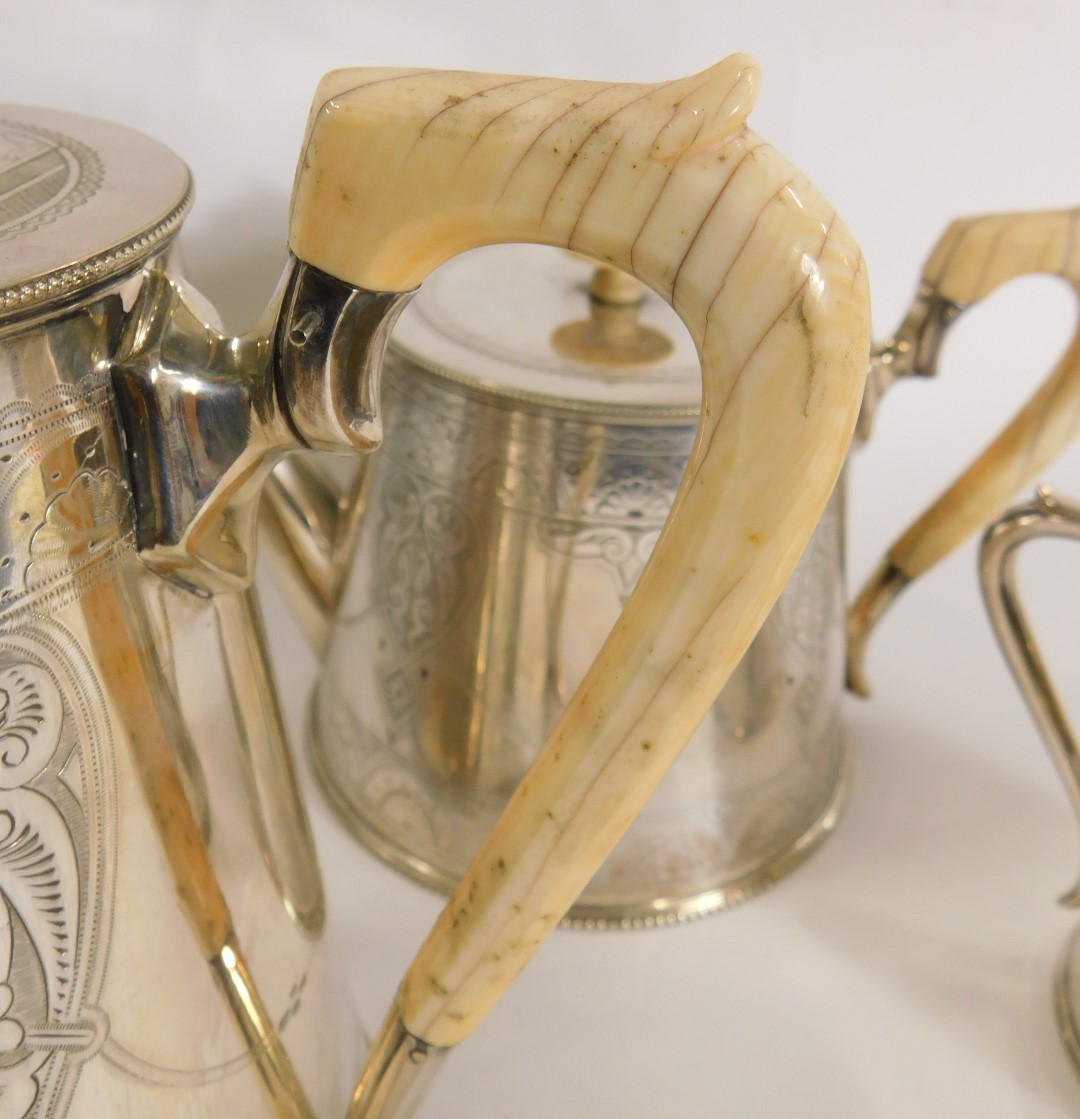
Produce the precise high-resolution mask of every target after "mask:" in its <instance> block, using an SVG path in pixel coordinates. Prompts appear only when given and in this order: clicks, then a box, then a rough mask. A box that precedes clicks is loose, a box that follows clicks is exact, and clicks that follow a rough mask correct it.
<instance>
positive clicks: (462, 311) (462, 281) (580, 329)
mask: <svg viewBox="0 0 1080 1119" xmlns="http://www.w3.org/2000/svg"><path fill="white" fill-rule="evenodd" d="M391 347H392V348H393V349H394V350H395V351H396V352H397V353H398V354H399V355H400V356H401V357H403V358H404V359H405V361H406V362H407V363H411V364H412V365H414V366H418V367H420V368H421V369H424V370H426V371H427V372H428V373H433V374H435V375H437V376H440V377H443V378H446V379H448V380H450V381H452V382H455V383H456V384H458V385H462V386H465V387H466V388H469V389H471V390H473V391H477V392H482V393H484V394H486V395H487V396H488V397H490V398H492V399H493V400H496V401H498V400H501V401H503V402H504V403H506V404H507V405H509V406H513V405H518V404H525V405H531V406H534V407H541V408H545V409H553V410H556V411H560V412H565V411H572V412H575V413H582V414H587V415H589V416H594V417H596V418H605V417H626V418H628V419H632V420H642V421H648V420H650V419H664V418H678V417H682V418H686V417H693V416H696V415H697V412H698V408H699V405H700V401H701V375H700V371H699V370H700V366H699V363H698V357H697V352H696V351H695V349H694V344H693V342H692V341H691V338H690V335H689V333H688V332H687V330H686V328H685V326H683V324H682V321H681V320H680V319H679V317H678V315H676V314H675V312H674V311H673V310H672V309H671V308H670V307H669V306H668V305H667V304H666V303H665V302H664V301H663V300H662V299H661V298H660V297H659V296H657V295H655V294H654V293H653V292H652V291H649V290H648V289H646V288H643V287H642V286H641V285H639V284H637V282H636V281H634V280H633V279H632V278H631V277H629V276H625V275H624V274H622V273H619V272H615V271H614V270H613V269H601V270H600V271H599V272H598V271H597V265H596V263H595V262H593V261H589V260H586V259H585V258H583V257H577V256H573V255H571V254H569V253H566V252H562V251H559V250H556V249H550V248H544V247H542V246H537V245H492V246H490V247H488V248H483V249H476V250H474V251H472V252H469V253H465V254H464V255H462V256H458V257H454V258H453V259H452V260H450V261H448V262H447V263H446V264H444V265H443V266H442V267H441V268H439V269H437V270H436V271H435V272H433V273H432V274H431V276H429V277H428V278H427V279H426V280H425V281H424V282H423V284H421V285H420V290H419V291H418V292H417V294H416V296H415V297H414V298H413V300H412V302H411V303H409V305H408V306H407V307H406V308H405V310H404V311H403V313H402V315H401V318H400V319H399V320H398V324H397V326H396V327H395V328H394V333H393V337H392V339H391Z"/></svg>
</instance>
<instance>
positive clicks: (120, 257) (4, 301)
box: [0, 172, 194, 322]
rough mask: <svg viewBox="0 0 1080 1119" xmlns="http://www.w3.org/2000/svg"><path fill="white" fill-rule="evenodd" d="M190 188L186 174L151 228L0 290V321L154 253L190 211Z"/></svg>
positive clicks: (37, 308) (52, 299)
mask: <svg viewBox="0 0 1080 1119" xmlns="http://www.w3.org/2000/svg"><path fill="white" fill-rule="evenodd" d="M193 198H194V189H193V184H192V180H191V174H190V172H189V173H188V176H187V182H186V184H185V186H184V193H183V194H182V195H181V197H180V201H179V202H177V204H176V205H175V206H174V207H173V208H172V209H171V210H170V211H169V212H168V213H167V214H166V215H165V217H163V218H162V219H161V220H160V221H159V222H157V223H156V224H155V225H153V226H151V227H150V228H149V229H144V230H142V231H140V232H139V233H136V234H135V235H134V236H132V237H131V238H129V239H128V240H126V241H122V242H120V243H119V244H117V245H112V246H111V247H109V248H108V249H105V250H103V251H102V252H100V253H95V254H94V255H93V256H90V257H87V258H86V259H85V260H82V261H80V262H79V263H78V264H73V265H69V266H68V267H67V268H61V269H58V270H57V271H55V272H49V273H46V274H45V275H44V276H37V277H35V278H34V279H32V280H27V281H26V282H25V283H21V284H16V285H15V286H13V287H9V288H0V322H2V321H4V320H6V319H8V318H9V317H11V316H14V315H18V314H21V313H23V312H25V311H33V310H40V309H41V308H42V307H45V306H47V305H49V304H51V303H55V302H57V301H59V300H61V299H64V298H65V297H66V296H69V295H71V294H72V293H74V292H77V291H80V290H82V289H83V288H87V287H90V286H91V285H96V284H98V283H101V282H102V281H104V280H107V279H109V278H110V277H112V276H115V275H117V274H118V273H120V272H125V271H127V270H128V269H130V268H133V267H134V266H135V265H137V264H139V263H140V262H141V261H143V260H145V259H146V258H147V257H148V256H151V255H153V253H154V252H155V251H156V250H158V249H159V248H160V247H161V246H162V245H163V244H164V243H165V242H167V241H168V240H169V238H171V237H172V235H173V234H174V233H175V232H176V230H177V228H178V227H179V225H180V223H181V222H182V221H183V220H184V218H185V217H186V216H187V212H188V210H190V209H191V203H192V200H193Z"/></svg>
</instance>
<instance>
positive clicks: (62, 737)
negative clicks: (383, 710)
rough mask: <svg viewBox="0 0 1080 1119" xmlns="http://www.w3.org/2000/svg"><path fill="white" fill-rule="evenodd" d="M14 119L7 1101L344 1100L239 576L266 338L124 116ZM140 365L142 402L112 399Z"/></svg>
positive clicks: (5, 668) (66, 1108)
mask: <svg viewBox="0 0 1080 1119" xmlns="http://www.w3.org/2000/svg"><path fill="white" fill-rule="evenodd" d="M14 112H15V111H14V110H12V109H11V108H10V107H8V108H6V109H5V110H3V112H0V117H2V123H0V505H2V506H3V510H2V515H0V1114H3V1116H4V1117H5V1119H24V1117H28V1116H30V1115H50V1116H55V1117H56V1119H61V1117H63V1116H66V1115H71V1116H80V1117H81V1116H100V1115H140V1116H154V1115H162V1116H164V1115H170V1116H172V1115H176V1114H179V1113H181V1112H184V1113H191V1114H196V1113H197V1114H231V1115H236V1116H252V1117H254V1116H261V1115H265V1114H268V1113H269V1114H272V1115H275V1116H279V1117H289V1119H310V1117H311V1116H313V1115H316V1114H318V1115H323V1114H341V1113H343V1111H344V1108H345V1104H346V1101H347V1099H348V1093H349V1088H350V1084H349V1082H348V1081H347V1080H346V1076H347V1075H348V1073H349V1072H351V1071H352V1067H353V1065H354V1063H355V1061H356V1060H357V1058H358V1056H359V1055H360V1054H361V1053H362V1050H363V1043H362V1040H361V1038H360V1036H359V1033H358V1031H357V1029H356V1026H355V1024H354V1023H352V1022H351V1021H349V1015H348V1013H347V1011H346V1012H345V1014H344V1015H341V1014H340V1011H343V1010H345V1008H344V1007H341V1006H340V1003H339V1002H338V1000H336V999H335V998H333V996H332V994H331V991H332V983H331V980H332V975H331V971H332V968H331V965H330V961H329V960H328V958H327V956H326V952H325V948H324V946H323V945H322V943H321V940H320V936H319V933H320V931H321V926H322V920H323V904H322V885H321V880H320V877H319V873H318V867H317V864H316V863H315V855H314V849H313V846H312V843H311V837H310V834H309V832H308V828H307V821H306V817H305V815H304V812H303V809H302V807H301V806H300V803H299V801H298V799H297V794H296V788H295V783H294V778H293V773H292V769H291V764H290V761H289V757H288V753H287V751H286V749H285V744H284V740H283V738H282V733H281V725H280V713H279V711H278V709H277V705H276V702H275V699H274V695H273V692H272V690H271V688H270V679H269V676H268V674H267V666H266V662H265V650H264V648H263V644H262V634H261V627H260V625H259V623H258V615H257V604H256V603H255V602H254V599H253V597H252V592H250V591H248V590H246V589H245V579H244V573H245V571H246V570H248V568H249V565H250V558H249V557H247V556H245V555H244V549H245V546H246V543H250V540H249V541H247V542H245V540H244V538H243V537H244V531H245V530H244V520H245V517H248V518H249V519H250V517H251V510H250V504H251V501H252V500H253V491H254V489H255V486H256V484H257V481H258V476H259V471H260V469H261V470H262V473H263V474H265V472H266V471H267V470H268V469H269V467H270V465H272V463H273V461H275V456H277V455H280V453H281V452H282V451H283V450H284V449H286V448H287V447H290V446H295V445H296V439H295V437H294V436H293V435H292V432H291V429H290V428H289V427H288V425H287V424H285V423H284V422H283V421H281V420H280V418H279V414H278V412H277V409H276V406H275V403H274V402H275V395H274V382H273V377H272V374H271V372H270V353H271V335H270V331H269V330H264V331H263V332H262V336H261V337H260V336H259V335H258V334H255V335H253V336H251V337H250V338H248V339H245V340H235V339H229V338H226V337H224V336H222V335H221V334H220V332H218V331H216V329H215V327H214V317H213V313H212V312H211V311H209V309H207V308H205V307H204V306H203V305H202V303H201V300H200V299H199V298H198V296H197V295H195V294H194V293H192V292H190V290H189V289H187V288H186V285H185V284H184V283H183V281H182V280H180V279H178V278H176V277H175V276H174V277H169V276H168V275H167V274H166V271H165V269H166V267H167V265H168V263H169V262H168V259H167V254H168V252H169V248H170V240H171V236H172V234H173V233H174V232H175V230H176V228H177V227H178V225H179V221H180V219H181V218H182V216H183V214H184V212H185V211H186V208H187V206H188V203H189V201H190V193H191V191H190V179H189V176H188V174H187V170H186V168H184V166H183V164H182V163H181V162H180V161H179V160H177V159H176V158H175V157H173V156H171V155H170V154H169V153H167V152H166V151H165V149H163V148H162V147H161V145H159V144H157V143H155V142H153V141H150V140H147V139H146V138H145V137H141V136H139V135H138V134H136V133H132V132H130V131H129V130H126V129H121V128H117V127H115V126H110V125H97V124H91V123H87V122H86V121H85V120H84V118H79V117H75V116H71V117H61V116H60V115H59V114H49V113H45V114H43V113H40V112H30V113H28V114H27V115H26V117H25V119H15V118H14V116H13V114H14ZM43 122H45V123H44V124H43ZM84 126H85V127H84ZM75 133H78V136H79V139H75V138H73V136H74V134H75ZM80 254H81V255H80ZM253 374H254V375H253ZM140 377H142V378H143V380H142V381H141V382H140ZM120 382H124V384H125V385H126V387H127V389H128V390H130V392H131V396H130V397H129V398H128V399H129V400H130V399H132V398H134V399H137V400H138V401H139V402H140V404H141V405H142V407H141V410H139V409H126V415H123V416H122V415H121V413H122V412H125V409H123V408H119V407H118V406H117V396H116V393H115V388H116V385H117V384H118V383H120ZM260 387H261V389H262V391H261V392H260ZM139 389H146V390H147V391H146V392H145V393H143V394H142V395H139V393H138V390H139ZM133 413H134V416H133ZM125 421H126V422H125ZM133 421H134V422H133ZM178 464H179V465H178ZM148 487H149V488H148ZM159 498H160V499H161V500H162V501H163V503H164V507H163V510H162V515H161V516H160V517H145V516H144V517H143V519H142V520H141V521H140V513H143V514H145V512H146V509H147V506H148V505H152V504H153V502H154V501H155V500H157V499H159ZM208 511H209V512H208ZM252 524H253V522H252ZM174 532H175V535H173V536H170V534H171V533H174ZM250 535H251V533H250V532H248V536H249V537H250ZM159 544H164V545H170V546H175V547H174V552H173V557H174V562H173V564H172V568H171V570H170V574H172V575H174V576H175V575H179V577H178V578H177V579H176V581H175V582H174V583H172V584H170V583H168V582H166V581H165V580H163V579H162V578H161V577H160V576H159V575H157V574H154V573H153V572H152V571H151V569H150V567H149V566H147V564H146V563H144V562H143V561H142V559H141V558H140V556H139V548H140V547H144V548H146V549H147V551H148V553H149V552H152V551H153V550H154V548H155V547H156V546H157V545H159ZM176 556H179V557H180V558H179V560H178V561H177V560H176V558H175V557H176ZM161 566H164V567H167V566H168V565H161ZM193 572H194V573H195V574H192V573H193ZM200 579H201V580H202V582H201V586H200ZM180 584H186V585H189V586H197V587H200V590H201V591H202V594H201V595H195V594H192V593H190V592H189V591H188V590H185V589H183V587H182V586H181V585H180ZM210 587H212V588H214V589H216V590H218V591H222V592H223V593H220V594H218V595H216V596H215V597H214V598H213V599H212V600H208V599H207V598H206V597H203V596H202V595H204V594H205V591H206V589H209V588H210ZM224 592H228V593H224ZM346 1066H348V1067H346Z"/></svg>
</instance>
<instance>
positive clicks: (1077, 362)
mask: <svg viewBox="0 0 1080 1119" xmlns="http://www.w3.org/2000/svg"><path fill="white" fill-rule="evenodd" d="M1039 272H1046V273H1051V274H1056V275H1058V276H1061V277H1062V278H1063V279H1064V280H1066V281H1067V282H1068V283H1069V284H1070V286H1071V287H1072V288H1073V289H1074V290H1075V291H1077V293H1078V294H1080V210H1060V211H1055V212H1045V213H1021V214H995V215H989V216H985V217H975V218H963V219H959V220H957V221H954V222H953V223H952V224H951V225H950V226H949V228H948V229H947V230H946V231H945V233H944V235H943V236H942V238H941V240H940V241H939V242H938V244H937V246H936V247H935V248H934V251H933V252H932V253H931V254H930V257H929V259H928V260H927V262H926V265H925V267H924V268H923V280H922V284H921V286H920V290H919V294H918V297H917V298H916V302H915V305H914V307H913V308H912V311H911V313H910V314H909V315H908V318H907V319H906V320H905V322H904V325H903V326H902V327H901V329H900V331H899V332H898V335H897V339H896V340H894V346H893V349H894V355H895V356H896V358H897V360H898V361H908V362H910V363H911V368H910V369H909V370H908V371H909V372H912V373H916V374H932V373H933V372H935V366H936V361H937V355H938V351H939V349H940V346H941V342H942V339H943V337H944V333H945V329H946V327H947V326H948V325H949V324H950V323H952V322H953V321H954V320H955V319H956V317H957V316H958V315H959V314H960V312H961V311H963V310H965V309H966V308H968V307H970V306H971V305H972V304H973V303H977V302H978V301H979V300H981V299H985V298H986V296H988V295H989V294H990V293H991V292H992V291H994V290H995V289H996V288H998V287H1000V286H1001V285H1002V284H1004V283H1006V282H1007V281H1008V280H1012V279H1015V278H1016V277H1018V276H1023V275H1027V274H1029V273H1039ZM1077 434H1080V332H1078V333H1077V334H1076V335H1075V336H1074V337H1073V340H1072V342H1071V343H1070V345H1069V347H1068V349H1067V350H1066V351H1065V353H1064V355H1063V356H1062V357H1061V359H1060V360H1059V361H1058V363H1057V365H1056V366H1055V368H1054V370H1053V372H1052V373H1051V374H1050V376H1049V377H1047V379H1046V380H1045V381H1044V382H1043V384H1042V385H1041V386H1040V388H1039V389H1038V391H1037V392H1036V393H1035V395H1034V396H1032V398H1031V399H1030V400H1029V401H1028V402H1027V404H1026V405H1025V406H1024V407H1023V409H1022V410H1021V411H1020V412H1019V413H1018V414H1017V415H1016V416H1015V417H1014V418H1013V419H1012V420H1011V421H1010V423H1009V424H1008V426H1007V427H1006V428H1005V429H1004V430H1003V431H1002V432H1001V434H1000V435H998V437H997V438H996V439H995V440H994V442H993V443H991V444H990V446H989V447H987V448H986V450H985V451H983V452H982V454H981V455H979V457H978V458H977V459H976V460H975V461H974V462H973V463H972V464H971V466H969V467H968V468H967V470H965V471H964V473H963V474H961V475H960V477H959V478H957V479H956V481H955V482H953V483H952V485H950V486H949V487H948V489H946V490H945V491H944V493H942V494H941V496H940V497H938V498H937V500H936V501H934V502H933V504H931V505H930V506H929V508H927V509H926V511H925V512H924V513H923V514H922V515H921V516H920V517H919V518H918V520H916V521H915V522H914V523H913V524H912V525H911V527H910V528H908V529H907V530H906V531H905V532H904V534H903V535H902V536H900V537H899V539H897V540H896V542H895V543H894V544H893V545H892V547H891V548H889V550H888V552H887V553H886V555H885V558H884V559H883V560H882V562H881V563H880V564H879V566H878V567H877V569H876V570H875V571H874V573H873V575H871V576H870V578H869V579H868V580H867V582H866V584H865V586H864V587H863V588H862V590H861V591H860V592H859V594H858V596H857V597H856V599H855V602H854V603H853V605H852V607H851V609H850V611H849V614H848V683H849V686H850V687H851V689H852V690H853V691H855V692H857V693H858V694H860V695H867V694H868V693H869V688H868V685H867V682H866V679H865V675H864V671H863V661H864V656H865V647H866V642H867V640H868V638H869V634H870V631H871V629H872V628H873V626H874V625H875V624H876V623H877V621H878V619H879V618H880V617H881V615H882V614H883V613H884V612H885V610H886V609H887V608H888V606H889V605H890V604H891V603H892V601H893V600H894V599H895V598H896V596H897V595H898V594H899V593H900V591H902V590H903V589H904V587H906V586H907V585H908V584H909V583H911V582H912V581H913V580H915V579H917V578H918V577H919V576H920V575H922V574H923V573H924V572H926V571H928V570H929V569H930V568H931V567H932V566H933V565H934V564H935V563H937V562H938V560H940V559H943V558H944V557H945V556H946V555H948V554H949V552H951V551H952V550H953V548H955V547H956V546H957V545H958V544H960V543H962V542H963V541H964V540H966V539H967V538H968V537H969V536H971V535H972V533H974V532H976V531H977V530H978V529H980V528H983V527H984V526H985V525H986V524H988V523H989V522H990V521H991V520H992V519H993V518H994V517H995V516H997V515H998V514H999V513H1000V512H1001V511H1002V510H1003V509H1004V508H1005V506H1006V505H1007V504H1008V503H1009V502H1010V501H1011V500H1012V499H1013V497H1015V495H1016V493H1017V492H1018V491H1019V490H1020V489H1021V488H1022V487H1023V486H1025V485H1027V484H1028V483H1029V482H1030V481H1031V480H1032V479H1033V478H1034V477H1035V476H1036V475H1037V474H1038V473H1039V471H1040V470H1042V468H1043V467H1044V466H1046V465H1047V463H1049V462H1050V461H1052V460H1053V459H1054V458H1055V457H1056V456H1057V455H1059V454H1060V453H1061V452H1062V451H1063V450H1064V449H1065V448H1066V447H1067V446H1068V445H1069V443H1071V442H1072V440H1073V439H1075V438H1076V436H1077Z"/></svg>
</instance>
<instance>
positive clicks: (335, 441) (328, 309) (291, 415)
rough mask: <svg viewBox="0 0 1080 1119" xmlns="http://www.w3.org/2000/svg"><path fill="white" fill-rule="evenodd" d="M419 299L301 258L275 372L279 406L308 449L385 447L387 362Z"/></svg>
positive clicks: (282, 321)
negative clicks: (405, 316) (395, 333)
mask: <svg viewBox="0 0 1080 1119" xmlns="http://www.w3.org/2000/svg"><path fill="white" fill-rule="evenodd" d="M412 296H413V292H411V291H407V292H387V291H368V290H366V289H364V288H357V287H353V286H352V285H351V284H348V283H346V282H345V281H344V280H338V279H336V278H335V277H333V276H331V275H329V274H328V273H326V272H322V271H320V270H319V269H318V268H315V267H313V266H312V265H310V264H305V263H304V262H303V261H300V260H296V259H295V258H294V259H293V262H292V267H291V272H290V275H289V279H288V281H287V283H286V288H285V299H284V302H283V303H282V309H281V316H280V318H279V319H278V328H277V335H276V337H275V339H274V370H275V377H276V381H277V397H278V402H279V406H280V407H281V410H282V412H283V413H284V415H285V416H286V417H287V418H288V421H289V423H290V424H291V425H292V427H293V430H294V431H295V433H296V435H297V436H298V438H299V439H300V440H301V441H302V442H303V443H304V444H305V445H306V446H308V447H310V448H312V449H313V450H319V451H359V452H360V453H361V454H366V453H367V452H368V451H373V450H376V449H377V448H378V447H379V445H380V444H381V443H382V418H381V417H380V415H379V373H380V369H381V366H382V358H383V354H384V353H385V351H386V343H387V342H388V340H389V338H390V331H391V330H392V329H393V326H394V323H395V322H396V321H397V317H398V315H399V314H401V311H402V310H403V308H404V307H405V305H406V304H407V303H408V302H409V300H410V299H411V298H412Z"/></svg>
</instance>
